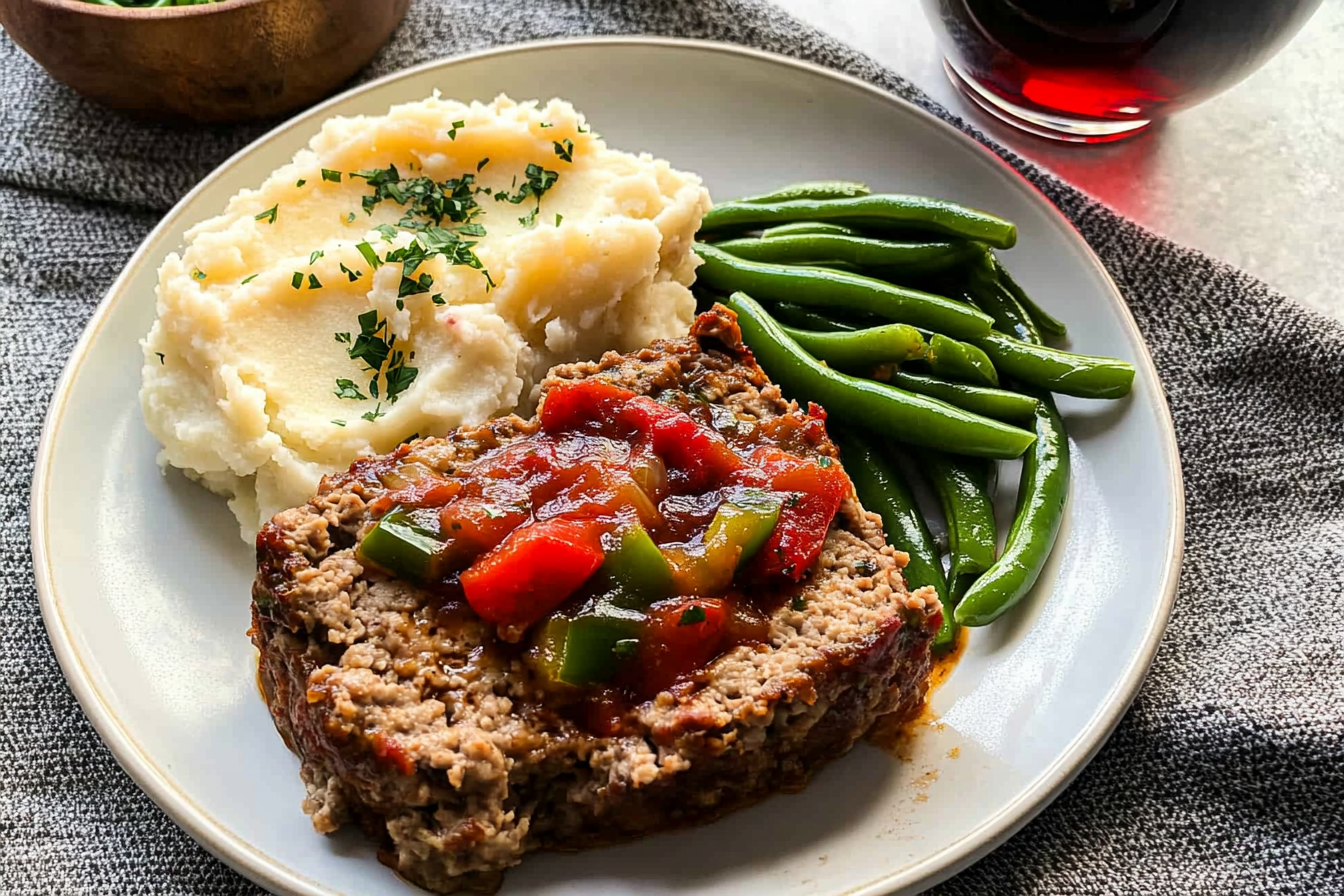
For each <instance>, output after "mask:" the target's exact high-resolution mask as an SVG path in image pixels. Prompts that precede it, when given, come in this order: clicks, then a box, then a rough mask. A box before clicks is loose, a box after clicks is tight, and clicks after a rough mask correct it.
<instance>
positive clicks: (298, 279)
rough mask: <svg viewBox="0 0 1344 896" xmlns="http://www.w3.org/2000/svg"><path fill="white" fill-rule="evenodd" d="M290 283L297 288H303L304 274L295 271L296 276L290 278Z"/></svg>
mask: <svg viewBox="0 0 1344 896" xmlns="http://www.w3.org/2000/svg"><path fill="white" fill-rule="evenodd" d="M289 285H290V286H292V287H294V288H295V289H301V288H302V287H303V274H301V273H299V272H298V271H295V272H294V276H293V277H290V278H289Z"/></svg>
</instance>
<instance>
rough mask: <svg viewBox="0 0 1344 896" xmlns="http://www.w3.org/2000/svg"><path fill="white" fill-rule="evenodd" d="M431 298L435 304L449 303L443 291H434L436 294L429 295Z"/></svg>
mask: <svg viewBox="0 0 1344 896" xmlns="http://www.w3.org/2000/svg"><path fill="white" fill-rule="evenodd" d="M429 300H430V301H431V302H433V303H434V304H435V305H447V304H448V300H447V299H445V298H444V297H443V293H441V292H436V293H434V295H432V296H430V297H429Z"/></svg>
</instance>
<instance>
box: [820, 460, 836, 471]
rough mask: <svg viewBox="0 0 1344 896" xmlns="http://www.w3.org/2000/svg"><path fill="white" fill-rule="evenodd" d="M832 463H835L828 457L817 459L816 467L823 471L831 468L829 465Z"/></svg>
mask: <svg viewBox="0 0 1344 896" xmlns="http://www.w3.org/2000/svg"><path fill="white" fill-rule="evenodd" d="M833 463H835V461H833V460H831V459H830V458H829V457H819V458H817V466H819V467H821V468H822V469H823V470H824V469H826V468H827V467H829V466H831V464H833Z"/></svg>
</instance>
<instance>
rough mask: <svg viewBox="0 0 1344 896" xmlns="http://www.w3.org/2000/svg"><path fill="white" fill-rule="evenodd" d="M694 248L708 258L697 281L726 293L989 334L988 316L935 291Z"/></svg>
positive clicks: (957, 333)
mask: <svg viewBox="0 0 1344 896" xmlns="http://www.w3.org/2000/svg"><path fill="white" fill-rule="evenodd" d="M695 251H696V252H697V253H699V255H700V257H701V258H702V259H704V264H702V265H701V266H700V267H699V268H698V269H697V270H696V278H697V280H698V281H699V282H701V283H703V284H704V285H705V286H708V287H709V288H711V289H716V290H719V291H721V292H732V291H733V290H743V291H745V292H748V293H750V294H751V295H754V296H760V297H761V298H762V299H766V300H770V301H776V302H790V303H792V304H795V305H807V306H809V307H813V308H817V307H823V308H824V307H829V308H850V309H854V310H856V311H869V312H873V313H875V314H879V315H881V316H883V317H885V318H887V319H889V320H894V321H896V322H897V323H905V324H910V325H911V326H921V327H925V328H927V329H929V330H933V331H935V332H939V333H946V334H947V335H949V336H954V337H956V338H959V339H973V338H974V337H976V336H984V335H986V334H987V333H988V332H989V325H990V323H991V318H990V317H989V316H988V315H986V314H984V313H983V312H981V311H978V310H976V309H975V308H971V307H968V306H966V305H963V304H962V303H960V302H954V301H952V300H951V299H945V298H943V297H942V296H936V295H933V294H932V293H926V292H920V291H918V290H914V289H903V288H901V287H899V286H892V285H891V284H890V283H884V282H882V281H881V280H874V279H872V278H871V277H863V276H860V275H858V274H849V273H845V272H844V271H831V270H826V269H823V268H800V267H790V266H789V265H781V264H766V263H764V262H758V261H747V260H745V259H742V258H737V257H735V256H733V255H729V254H728V253H727V252H724V251H723V250H721V249H717V248H715V247H714V246H711V245H707V244H705V243H696V244H695Z"/></svg>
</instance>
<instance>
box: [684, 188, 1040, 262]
mask: <svg viewBox="0 0 1344 896" xmlns="http://www.w3.org/2000/svg"><path fill="white" fill-rule="evenodd" d="M790 221H834V222H837V223H840V224H852V225H855V226H859V227H864V226H875V227H878V228H887V229H892V228H899V229H902V230H909V231H913V232H916V233H938V234H944V235H946V236H958V237H962V238H963V239H968V240H979V241H980V242H984V243H988V244H989V245H991V246H994V247H995V248H998V249H1011V248H1012V247H1013V244H1014V243H1016V242H1017V228H1016V227H1014V226H1013V224H1012V223H1011V222H1009V221H1005V220H1003V219H1002V218H998V217H995V216H994V215H991V214H989V213H987V212H982V211H979V210H977V209H973V208H968V207H966V206H964V205H960V204H958V203H955V202H949V201H947V200H945V199H930V198H928V197H926V196H900V195H895V194H890V193H887V194H878V195H874V196H858V197H855V198H853V199H819V200H796V201H793V202H774V203H768V204H767V203H756V202H728V203H725V204H723V205H720V206H718V207H716V208H713V209H711V210H710V211H709V213H708V214H706V215H705V217H704V219H703V220H702V221H701V222H700V226H701V228H702V229H703V230H704V231H705V232H706V233H709V232H712V231H716V230H728V229H735V228H750V227H765V226H770V225H774V224H785V223H788V222H790Z"/></svg>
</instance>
